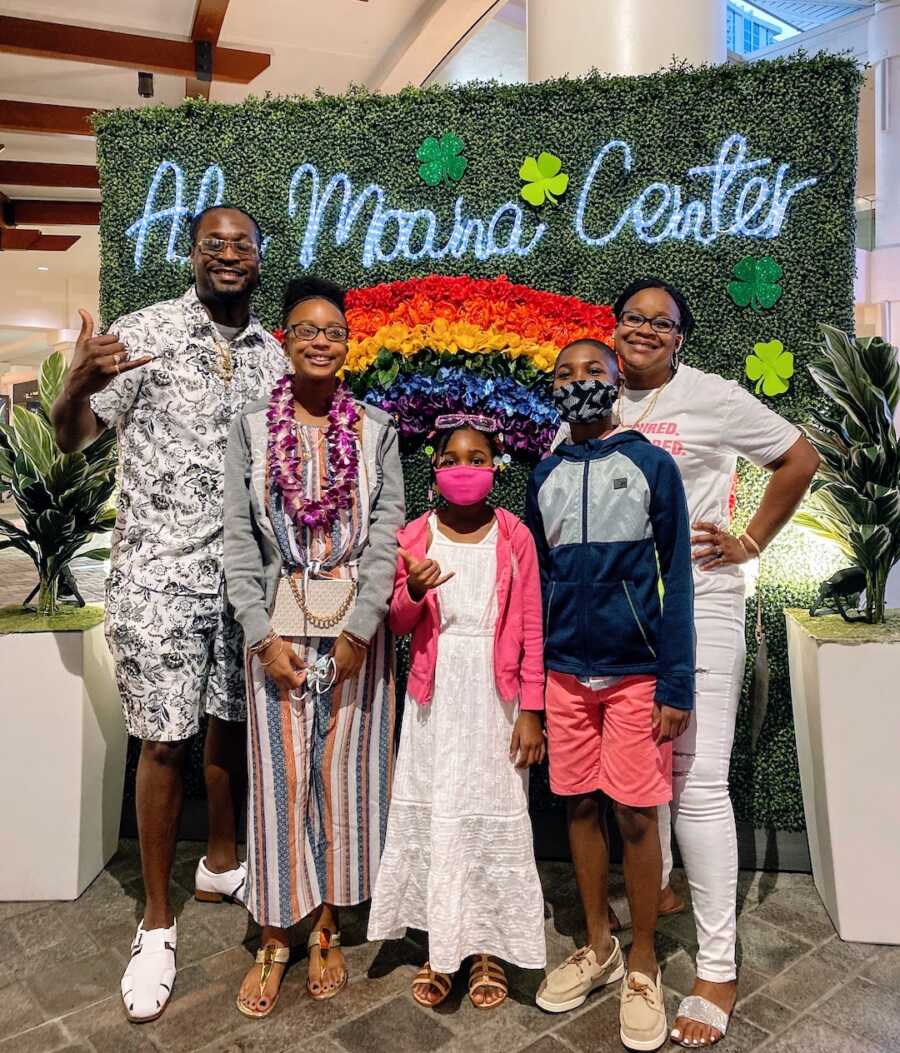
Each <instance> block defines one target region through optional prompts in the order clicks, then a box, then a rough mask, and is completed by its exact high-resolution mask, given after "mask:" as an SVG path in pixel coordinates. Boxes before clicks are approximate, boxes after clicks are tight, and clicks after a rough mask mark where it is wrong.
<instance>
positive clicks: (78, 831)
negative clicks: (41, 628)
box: [0, 625, 127, 900]
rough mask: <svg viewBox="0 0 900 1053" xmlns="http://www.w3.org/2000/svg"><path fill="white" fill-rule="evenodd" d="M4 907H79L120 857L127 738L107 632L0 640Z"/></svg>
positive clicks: (0, 882)
mask: <svg viewBox="0 0 900 1053" xmlns="http://www.w3.org/2000/svg"><path fill="white" fill-rule="evenodd" d="M0 670H2V674H0V713H2V714H3V734H2V735H0V801H2V802H3V804H2V808H0V858H2V863H0V900H43V899H75V898H76V897H77V896H79V895H80V894H81V893H82V892H83V891H84V890H85V888H87V886H88V885H89V884H90V883H91V882H92V881H93V880H94V878H95V877H96V876H97V875H98V874H99V873H100V871H101V870H102V869H103V867H104V866H105V865H106V864H107V863H108V862H109V860H110V858H111V857H112V855H113V853H114V852H115V850H116V845H117V843H118V839H119V821H120V817H121V811H122V787H123V784H124V779H125V751H126V746H127V735H126V734H125V726H124V722H123V719H122V709H121V705H120V703H119V693H118V691H117V689H116V684H115V678H114V675H113V665H112V659H111V657H110V654H109V650H108V649H107V646H106V640H105V638H104V635H103V626H102V625H96V626H94V627H93V628H92V629H88V630H86V631H84V632H64V633H61V632H56V633H54V632H47V633H11V634H8V635H2V636H0Z"/></svg>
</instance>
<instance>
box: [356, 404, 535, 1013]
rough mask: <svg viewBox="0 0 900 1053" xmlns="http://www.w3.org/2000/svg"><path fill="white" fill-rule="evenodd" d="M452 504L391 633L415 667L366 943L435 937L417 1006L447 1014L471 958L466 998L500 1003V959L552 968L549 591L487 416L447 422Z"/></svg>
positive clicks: (433, 526)
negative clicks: (543, 861) (535, 824)
mask: <svg viewBox="0 0 900 1053" xmlns="http://www.w3.org/2000/svg"><path fill="white" fill-rule="evenodd" d="M436 424H437V428H438V431H437V435H436V437H435V442H434V453H433V455H432V463H433V466H434V474H435V484H436V486H437V489H438V491H439V492H440V494H441V496H442V497H443V498H444V502H445V503H444V504H443V506H442V507H441V508H440V509H438V510H437V511H436V512H427V513H426V514H425V515H423V516H421V517H419V518H418V519H416V520H414V521H413V522H411V523H410V524H409V525H408V526H406V527H405V528H404V529H403V530H402V531H401V532H400V535H399V540H400V546H401V548H400V551H399V555H398V559H397V576H396V581H395V586H394V596H393V600H392V603H391V610H390V615H389V623H390V625H391V626H392V628H393V630H394V632H396V633H397V634H404V633H409V632H411V633H412V634H413V638H412V648H411V664H410V672H409V681H408V685H407V696H406V707H405V711H404V719H403V729H402V733H401V738H400V750H399V755H398V758H397V770H396V775H395V778H394V787H393V795H392V802H391V808H390V813H389V817H388V829H387V841H386V845H385V850H384V855H383V856H382V860H381V868H380V870H379V872H378V879H377V882H376V885H375V891H374V895H373V898H372V910H371V914H370V919H369V939H370V940H383V939H399V938H402V937H403V936H404V934H405V932H406V929H407V928H408V927H411V928H415V929H421V930H423V931H425V932H427V933H428V944H429V961H428V962H427V963H426V965H425V966H424V968H423V969H422V970H421V971H420V972H419V973H418V974H417V975H416V977H415V978H414V980H413V984H412V995H413V998H415V1000H416V1001H417V1002H419V1003H420V1004H421V1005H425V1006H437V1005H439V1004H440V1003H441V1002H443V1000H444V999H445V998H446V997H447V995H448V994H449V991H450V985H451V976H452V974H453V973H455V972H456V971H457V970H458V969H459V967H460V964H461V963H462V961H463V960H464V959H465V958H472V959H473V960H472V964H471V967H470V971H469V995H470V997H471V999H472V1002H473V1003H474V1004H475V1005H476V1006H478V1007H479V1008H485V1009H487V1008H493V1007H495V1006H498V1005H500V1003H501V1002H503V1001H504V999H505V998H506V995H507V982H506V976H505V974H504V971H503V968H502V966H501V965H500V961H504V962H512V963H513V964H514V965H517V966H520V967H522V968H526V969H542V968H543V967H544V962H545V947H544V900H543V894H542V892H541V885H540V881H539V880H538V874H537V868H536V866H535V861H534V849H533V846H532V832H531V822H530V819H529V816H528V770H527V769H528V767H529V765H531V764H536V763H538V762H540V761H541V760H542V759H543V756H544V736H543V730H542V725H541V714H540V711H541V710H542V709H543V707H544V701H543V687H544V668H543V660H542V648H543V639H542V633H541V589H540V578H539V575H538V568H537V553H536V550H535V545H534V541H533V540H532V537H531V534H530V533H529V531H528V529H527V528H526V527H525V526H524V524H523V523H521V522H520V521H519V520H518V519H517V518H516V517H515V516H514V515H512V514H511V513H510V512H507V511H506V510H505V509H502V508H498V509H493V508H491V507H490V506H489V505H488V503H487V497H488V494H489V493H490V490H491V487H492V485H493V482H494V473H495V471H496V467H495V459H499V455H500V454H501V453H502V450H501V444H500V440H499V439H498V437H497V424H496V422H495V421H494V420H492V419H491V418H488V417H481V416H473V415H462V414H459V415H453V416H448V417H439V418H438V419H437V422H436Z"/></svg>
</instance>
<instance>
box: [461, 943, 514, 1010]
mask: <svg viewBox="0 0 900 1053" xmlns="http://www.w3.org/2000/svg"><path fill="white" fill-rule="evenodd" d="M479 988H480V989H482V990H483V989H485V988H487V989H489V990H491V991H500V993H501V994H502V995H503V997H502V998H498V999H497V1001H496V1002H481V1003H479V1002H476V1001H475V999H474V998H472V996H473V995H474V994H475V992H476V991H477V990H479ZM508 994H509V987H508V985H507V983H506V973H504V971H503V970H502V969H501V968H500V966H499V965H498V964H497V963H496V962H492V961H491V959H490V958H489V957H488V956H487V955H486V954H480V955H479V956H478V957H477V958H476V959H475V961H474V962H472V968H471V969H470V970H469V998H471V999H472V1005H474V1006H475V1008H476V1009H496V1008H497V1006H498V1005H503V1003H504V1002H505V1001H506V996H507V995H508Z"/></svg>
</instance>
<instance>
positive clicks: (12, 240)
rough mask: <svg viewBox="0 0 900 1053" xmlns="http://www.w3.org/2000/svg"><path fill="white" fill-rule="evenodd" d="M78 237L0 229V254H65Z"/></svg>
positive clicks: (37, 231) (6, 228) (76, 235)
mask: <svg viewBox="0 0 900 1053" xmlns="http://www.w3.org/2000/svg"><path fill="white" fill-rule="evenodd" d="M79 237H80V236H79V235H78V234H44V233H42V232H41V231H39V230H23V229H22V228H19V229H17V230H11V229H10V228H9V227H0V252H65V251H66V249H70V248H71V247H72V246H73V245H74V244H75V242H76V241H78V240H79Z"/></svg>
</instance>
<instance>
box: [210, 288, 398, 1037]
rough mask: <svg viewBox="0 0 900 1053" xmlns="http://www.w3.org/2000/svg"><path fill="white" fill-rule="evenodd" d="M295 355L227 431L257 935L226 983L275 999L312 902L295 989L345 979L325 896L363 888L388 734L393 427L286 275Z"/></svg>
mask: <svg viewBox="0 0 900 1053" xmlns="http://www.w3.org/2000/svg"><path fill="white" fill-rule="evenodd" d="M283 324H284V331H285V342H284V346H285V353H286V355H287V357H288V359H289V360H290V365H291V366H292V367H293V374H287V375H286V376H285V377H284V378H282V380H281V381H279V382H278V384H276V386H275V388H274V390H273V392H272V395H271V397H270V399H269V400H268V403H257V404H256V405H255V406H251V407H249V408H248V409H247V410H246V411H245V412H244V413H243V414H242V415H241V416H240V417H239V418H238V420H237V421H236V422H235V425H234V427H233V429H232V432H231V436H230V438H229V443H228V453H227V458H226V492H225V573H226V579H227V585H228V595H229V599H230V601H231V603H232V604H233V605H234V609H235V613H236V615H237V618H238V620H239V621H240V623H241V625H242V627H243V629H244V633H245V637H246V642H247V695H248V714H249V716H248V769H249V802H248V805H249V820H248V824H247V825H248V830H247V841H248V845H247V853H248V859H247V864H248V878H247V882H248V888H247V904H248V907H249V910H250V913H251V914H252V915H253V917H254V918H255V919H256V920H257V922H258V923H259V924H260V925H261V926H262V937H261V940H260V951H259V953H258V954H257V958H256V964H255V965H254V966H253V967H252V968H251V969H250V971H249V973H248V974H247V977H246V979H245V980H244V983H243V985H242V987H241V990H240V993H239V995H238V998H237V1005H238V1009H240V1011H241V1012H242V1013H244V1014H245V1015H247V1016H252V1017H262V1016H267V1015H268V1014H269V1013H270V1012H271V1011H272V1009H273V1008H274V1006H275V1002H276V1000H277V998H278V990H279V988H280V985H281V980H282V977H283V974H284V971H285V968H286V966H287V961H288V957H289V950H288V928H289V927H290V926H291V925H293V924H295V923H296V922H298V921H300V920H301V919H302V918H304V917H306V916H308V915H312V923H313V924H312V932H311V935H310V938H309V947H310V957H309V978H308V980H307V989H308V991H309V993H310V995H311V996H312V997H313V998H316V999H326V998H331V997H333V996H334V995H336V994H337V993H338V992H339V991H340V990H341V989H342V988H343V987H344V986H345V985H346V983H347V969H346V965H345V962H344V959H343V956H342V954H341V951H340V935H339V931H338V907H341V906H350V905H352V904H356V903H360V902H362V901H364V900H366V899H368V898H369V895H370V889H371V887H372V885H373V883H374V880H375V874H376V872H377V869H378V863H379V860H380V857H381V850H382V847H383V838H384V831H385V827H386V821H387V806H388V797H389V791H390V782H391V768H392V753H393V740H394V683H393V663H392V651H393V648H392V643H391V640H390V637H389V635H388V633H387V631H386V629H385V628H384V625H383V622H384V618H385V615H386V613H387V609H388V603H389V600H390V596H391V591H392V587H393V583H394V565H395V560H396V552H397V544H396V535H397V531H398V530H399V529H400V527H402V526H403V523H404V502H403V476H402V469H401V466H400V455H399V452H398V446H397V433H396V431H395V430H394V428H393V427H392V426H391V424H390V422H389V418H388V417H387V415H386V414H384V413H382V412H381V411H380V410H376V409H373V408H372V407H369V406H363V405H361V404H359V403H356V402H354V400H353V399H352V397H351V396H350V394H349V392H348V391H347V389H346V388H345V387H344V386H343V385H342V384H341V383H340V382H339V381H338V379H337V373H338V371H339V370H340V369H341V367H342V365H343V364H344V359H345V358H346V356H347V320H346V318H345V315H344V293H343V290H341V289H340V288H338V287H337V286H336V285H333V284H332V283H330V282H325V281H322V280H320V279H316V278H305V279H299V280H295V281H292V282H291V283H290V284H289V285H288V288H287V291H286V293H285V298H284V310H283Z"/></svg>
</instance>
